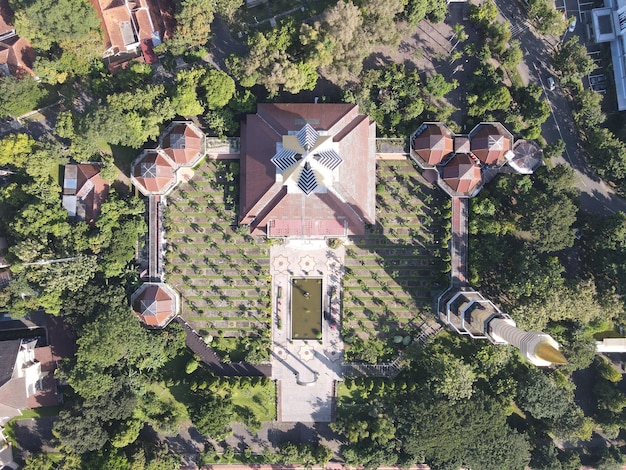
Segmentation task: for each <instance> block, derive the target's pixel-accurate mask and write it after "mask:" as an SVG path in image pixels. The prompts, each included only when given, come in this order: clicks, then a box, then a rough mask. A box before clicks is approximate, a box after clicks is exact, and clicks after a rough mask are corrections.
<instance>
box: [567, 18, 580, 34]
mask: <svg viewBox="0 0 626 470" xmlns="http://www.w3.org/2000/svg"><path fill="white" fill-rule="evenodd" d="M576 23H578V17H577V16H572V18H571V19H570V23H569V27H568V28H567V29H569V32H570V33H573V32H574V30H575V29H576Z"/></svg>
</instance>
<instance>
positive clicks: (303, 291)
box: [291, 277, 322, 339]
mask: <svg viewBox="0 0 626 470" xmlns="http://www.w3.org/2000/svg"><path fill="white" fill-rule="evenodd" d="M291 339H322V278H314V277H295V278H292V279H291Z"/></svg>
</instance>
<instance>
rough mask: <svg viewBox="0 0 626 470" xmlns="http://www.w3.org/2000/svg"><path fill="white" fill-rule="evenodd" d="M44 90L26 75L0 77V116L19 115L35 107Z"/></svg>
mask: <svg viewBox="0 0 626 470" xmlns="http://www.w3.org/2000/svg"><path fill="white" fill-rule="evenodd" d="M45 96H46V92H45V91H44V90H43V89H42V88H41V87H40V86H39V85H38V84H37V82H36V81H35V79H33V78H31V77H29V76H27V77H22V78H16V77H13V76H9V77H0V118H6V117H9V116H11V117H19V116H21V115H23V114H26V113H27V112H28V111H30V110H32V109H35V108H36V107H37V105H38V104H39V103H40V102H41V100H42V99H43V98H44V97H45Z"/></svg>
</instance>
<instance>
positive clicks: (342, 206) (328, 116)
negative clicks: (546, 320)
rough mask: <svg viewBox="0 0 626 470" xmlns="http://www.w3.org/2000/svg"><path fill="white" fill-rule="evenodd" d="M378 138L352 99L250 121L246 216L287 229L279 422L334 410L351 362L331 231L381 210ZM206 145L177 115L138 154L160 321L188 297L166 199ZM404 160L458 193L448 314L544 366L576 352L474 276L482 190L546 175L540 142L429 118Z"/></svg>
mask: <svg viewBox="0 0 626 470" xmlns="http://www.w3.org/2000/svg"><path fill="white" fill-rule="evenodd" d="M376 142H377V140H376V124H375V123H374V122H373V121H371V120H370V118H369V117H368V116H366V115H363V114H360V113H359V109H358V106H357V105H352V104H312V103H307V104H302V103H297V104H284V103H279V104H259V105H258V108H257V112H256V113H255V114H251V115H248V116H247V117H246V119H245V121H244V122H243V123H242V127H241V138H240V150H239V155H238V157H239V160H240V167H241V173H240V188H241V190H240V203H239V224H240V225H243V226H246V227H247V228H248V229H249V232H250V234H253V235H263V236H265V237H267V238H268V239H272V238H278V239H281V240H282V241H283V243H277V244H272V246H271V247H270V273H269V274H270V275H271V278H272V283H271V300H272V340H271V341H272V346H271V351H270V357H271V361H270V364H267V365H266V367H265V369H262V370H261V369H259V370H261V372H260V373H262V374H264V375H267V376H269V377H271V378H272V379H274V380H276V381H277V387H278V391H279V393H278V394H277V396H278V420H279V421H283V422H328V421H331V420H332V418H333V408H334V402H335V384H336V382H337V381H340V380H342V379H343V376H344V374H345V373H346V370H347V369H346V367H345V366H346V364H345V363H344V358H343V351H344V344H343V341H342V336H341V311H342V306H341V287H342V278H343V273H344V268H343V267H344V257H345V249H344V247H343V246H342V245H340V246H338V247H337V248H330V247H329V245H328V239H331V238H339V239H342V240H344V241H345V242H346V243H349V242H350V241H349V237H352V236H359V235H363V234H364V233H365V232H366V229H367V227H368V226H370V225H373V224H375V222H376V160H377V159H381V158H386V157H385V155H382V154H381V153H377V146H376ZM205 155H206V147H205V136H204V134H203V133H202V132H201V131H200V130H199V129H198V128H197V127H196V126H195V125H193V124H192V123H189V122H175V123H172V124H171V125H170V126H169V127H168V129H166V131H165V132H164V134H163V136H162V138H161V139H160V141H159V146H158V147H157V148H156V149H147V150H144V151H143V152H142V153H141V154H140V155H139V157H138V158H137V159H136V160H135V162H133V166H132V171H131V172H132V182H133V184H134V185H135V186H136V188H137V189H138V190H139V191H140V192H141V193H142V194H144V195H145V196H146V197H147V198H148V207H149V214H148V219H149V222H150V223H149V227H150V228H149V237H150V238H149V243H148V245H149V266H148V270H147V274H146V275H145V276H144V279H143V280H144V281H145V282H144V284H143V285H142V286H141V287H140V288H139V289H138V290H137V291H136V292H135V293H134V294H133V295H132V296H131V304H132V308H133V310H134V312H135V314H136V315H137V317H138V318H139V320H140V321H142V322H143V323H144V324H145V325H146V326H147V327H150V328H163V327H165V326H166V325H167V324H168V323H169V322H170V321H172V320H173V319H174V318H176V317H177V315H178V312H179V309H180V302H181V300H180V296H179V294H178V293H177V292H176V291H175V290H174V289H173V288H172V287H171V286H169V285H168V284H167V282H166V279H164V275H163V266H162V265H163V252H164V250H165V242H164V240H165V234H164V233H163V228H162V225H163V224H162V222H161V220H162V204H165V203H166V197H167V195H168V194H169V193H170V192H171V191H172V190H173V189H174V188H175V187H176V185H177V184H178V183H179V182H181V181H185V180H188V179H189V178H190V177H191V176H190V175H192V174H193V173H192V172H193V166H194V165H197V164H198V162H200V161H201V159H202V158H204V157H205ZM230 157H231V158H233V157H235V158H236V157H237V156H233V155H230ZM399 158H404V159H406V158H411V159H412V160H413V161H414V162H415V163H416V164H417V165H418V166H419V167H420V168H421V171H422V172H423V173H424V174H428V175H429V176H430V180H432V181H435V180H436V182H437V185H438V186H439V187H440V188H441V189H442V190H443V191H445V192H446V193H447V194H448V195H449V196H450V197H451V199H452V239H451V242H450V253H451V258H452V261H451V263H452V270H451V280H450V286H449V287H448V289H447V290H446V291H445V292H444V293H443V294H441V296H440V297H439V298H438V300H437V310H438V312H437V314H438V320H439V321H440V322H441V323H442V324H444V325H446V326H448V327H449V328H451V329H452V330H453V331H455V332H457V333H459V334H463V335H468V336H469V337H471V338H473V339H487V340H489V341H491V342H493V343H495V344H511V345H513V346H515V347H516V348H518V349H519V351H520V353H521V354H522V355H523V356H524V357H525V358H526V359H527V360H528V361H529V362H531V363H532V364H535V365H537V366H549V365H551V364H554V363H563V362H565V358H564V357H563V355H562V354H561V353H560V352H559V350H558V349H559V346H558V344H557V343H556V341H554V339H552V338H551V337H550V336H549V335H547V334H544V333H541V332H526V331H522V330H520V329H518V328H517V327H516V326H515V322H514V321H513V320H512V319H511V318H510V317H509V316H508V315H507V314H505V313H502V312H501V311H500V310H499V309H498V307H497V306H496V305H495V304H493V303H492V302H491V301H489V300H488V299H485V298H484V297H483V296H482V295H481V294H480V293H479V292H477V291H475V290H473V289H471V287H470V286H468V285H467V282H466V274H467V251H468V236H467V217H468V213H469V203H468V201H469V198H471V197H473V196H475V195H476V194H478V192H479V191H480V189H481V188H482V187H483V185H484V184H486V183H487V182H488V181H490V180H491V179H493V178H494V177H495V176H496V175H497V174H498V173H501V172H509V173H521V174H528V173H532V172H533V171H534V170H535V169H536V168H537V167H538V166H539V165H540V164H541V163H542V152H541V149H540V148H539V147H538V146H537V144H535V143H534V142H528V141H523V140H518V141H514V138H513V136H512V135H511V133H510V132H509V131H508V130H507V129H506V128H505V127H504V126H503V125H502V124H500V123H480V124H478V125H477V126H476V127H475V128H474V129H472V131H470V132H469V134H454V133H452V132H451V131H450V130H449V129H448V128H447V127H446V126H445V125H444V124H442V123H434V122H427V123H424V124H423V125H422V126H420V127H419V128H418V129H417V130H416V131H415V132H414V133H413V134H412V135H411V136H410V137H409V151H408V152H407V153H406V154H405V155H400V156H399ZM416 171H418V170H417V169H416ZM432 322H433V323H435V319H434V318H433V319H432ZM187 326H188V325H187ZM187 334H188V337H189V334H195V332H193V331H192V332H191V333H190V331H188V332H187ZM188 344H189V339H188ZM206 348H209V346H208V345H206Z"/></svg>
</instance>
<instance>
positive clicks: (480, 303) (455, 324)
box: [440, 291, 567, 367]
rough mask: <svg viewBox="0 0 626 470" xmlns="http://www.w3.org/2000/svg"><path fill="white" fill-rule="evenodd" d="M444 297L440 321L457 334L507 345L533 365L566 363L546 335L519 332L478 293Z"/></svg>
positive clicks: (505, 316) (462, 293) (544, 365)
mask: <svg viewBox="0 0 626 470" xmlns="http://www.w3.org/2000/svg"><path fill="white" fill-rule="evenodd" d="M444 296H445V295H444ZM444 296H442V298H443V297H444ZM445 297H447V298H450V300H449V301H447V302H446V308H445V312H444V311H440V318H441V320H442V321H443V322H444V323H446V324H447V325H448V326H450V327H451V328H452V329H453V330H455V331H457V332H458V333H461V334H466V335H470V336H471V337H472V338H475V339H478V338H485V339H488V340H489V341H491V342H492V343H495V344H511V345H513V346H515V347H516V348H518V349H519V351H520V353H521V354H522V356H524V357H525V358H526V359H527V360H528V362H530V363H531V364H534V365H536V366H540V367H546V366H549V365H552V364H565V363H566V362H567V360H566V359H565V357H564V356H563V354H561V352H559V344H558V343H557V342H556V341H555V340H554V339H553V338H552V337H551V336H550V335H548V334H546V333H541V332H538V331H524V330H520V329H519V328H518V327H517V326H516V325H515V321H513V319H512V318H511V317H509V316H508V315H506V314H504V313H502V312H501V311H500V310H499V309H498V308H497V307H496V306H495V305H494V304H493V303H492V302H491V301H489V300H487V299H485V298H484V297H483V296H482V295H481V294H480V293H479V292H476V291H458V292H456V294H454V295H452V297H450V296H449V295H448V296H445ZM441 300H442V299H440V302H441Z"/></svg>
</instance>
